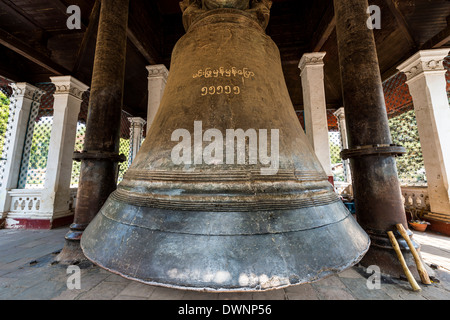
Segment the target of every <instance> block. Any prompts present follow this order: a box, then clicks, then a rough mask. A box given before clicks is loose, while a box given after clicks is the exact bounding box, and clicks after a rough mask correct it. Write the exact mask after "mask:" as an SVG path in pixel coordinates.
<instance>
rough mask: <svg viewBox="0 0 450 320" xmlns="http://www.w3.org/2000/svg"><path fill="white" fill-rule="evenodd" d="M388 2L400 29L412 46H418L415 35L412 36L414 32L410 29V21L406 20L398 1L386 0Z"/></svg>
mask: <svg viewBox="0 0 450 320" xmlns="http://www.w3.org/2000/svg"><path fill="white" fill-rule="evenodd" d="M386 4H387V5H388V7H389V10H390V11H391V12H392V14H393V15H394V17H395V20H396V21H397V24H398V26H399V28H400V30H401V31H402V33H403V34H404V36H405V38H406V39H407V40H408V42H409V44H410V46H411V47H413V48H416V47H417V43H416V41H415V40H414V37H413V36H412V33H411V31H410V28H409V25H408V23H407V22H406V20H405V17H404V16H403V14H402V13H401V11H400V9H399V8H398V6H397V1H394V0H386Z"/></svg>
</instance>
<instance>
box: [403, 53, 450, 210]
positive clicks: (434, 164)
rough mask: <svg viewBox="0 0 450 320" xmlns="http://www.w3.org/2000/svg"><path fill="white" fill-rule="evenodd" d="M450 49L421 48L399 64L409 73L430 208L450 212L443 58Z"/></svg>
mask: <svg viewBox="0 0 450 320" xmlns="http://www.w3.org/2000/svg"><path fill="white" fill-rule="evenodd" d="M449 51H450V50H449V49H432V50H425V51H419V52H418V53H417V54H415V55H414V56H412V57H411V58H410V59H408V60H407V61H405V62H404V63H403V64H401V65H400V66H399V67H398V70H400V71H401V72H404V73H405V74H406V76H407V84H408V86H409V91H410V93H411V96H412V97H413V103H414V110H415V112H416V118H417V127H418V129H419V137H420V142H421V146H422V152H423V158H424V162H425V170H426V173H427V180H428V195H429V198H430V205H431V211H432V212H433V213H439V214H444V215H448V216H450V201H449V199H450V190H449V179H450V106H449V103H448V96H447V81H446V78H445V74H446V72H447V70H446V69H445V67H444V64H443V63H444V58H445V57H447V55H448V53H449Z"/></svg>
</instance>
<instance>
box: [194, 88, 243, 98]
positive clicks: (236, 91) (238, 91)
mask: <svg viewBox="0 0 450 320" xmlns="http://www.w3.org/2000/svg"><path fill="white" fill-rule="evenodd" d="M221 94H225V95H231V94H233V95H239V94H241V88H240V87H239V86H210V87H203V88H202V96H208V95H209V96H213V95H221Z"/></svg>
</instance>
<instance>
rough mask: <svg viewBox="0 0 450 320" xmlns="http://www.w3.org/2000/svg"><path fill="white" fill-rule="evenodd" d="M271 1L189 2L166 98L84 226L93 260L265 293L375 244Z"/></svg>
mask: <svg viewBox="0 0 450 320" xmlns="http://www.w3.org/2000/svg"><path fill="white" fill-rule="evenodd" d="M270 6H271V3H270V1H266V0H262V1H253V2H252V3H251V5H250V4H249V1H248V0H247V1H239V0H224V1H220V0H213V1H208V0H203V1H195V0H194V1H193V0H190V1H188V0H185V1H184V2H182V3H181V7H182V9H183V12H184V14H183V22H184V25H185V28H186V30H187V33H186V35H185V36H183V37H182V38H181V39H180V40H179V41H178V43H177V44H176V46H175V48H174V51H173V56H172V64H171V68H170V75H169V78H168V82H167V86H166V89H165V92H164V97H163V99H162V102H161V106H160V109H159V111H158V113H157V115H156V118H155V119H154V122H153V124H152V125H151V128H150V130H149V132H148V133H147V138H146V140H145V142H144V143H143V145H142V147H141V149H140V151H139V154H138V155H137V157H136V159H135V160H134V162H133V164H132V166H131V167H130V169H129V170H128V172H127V173H126V175H125V177H124V180H123V181H122V183H121V184H120V185H119V186H118V189H117V190H116V191H115V192H114V193H113V194H111V196H110V197H109V199H108V200H107V202H106V203H105V205H104V207H103V208H102V209H101V211H100V212H99V214H98V215H97V216H96V218H95V219H94V220H93V221H92V222H91V224H90V225H89V226H88V228H87V229H86V231H85V232H84V234H83V237H82V241H81V246H82V249H83V251H84V253H85V255H86V257H87V258H89V259H90V260H92V261H93V262H95V263H96V264H98V265H99V266H101V267H103V268H105V269H107V270H110V271H112V272H114V273H117V274H120V275H122V276H124V277H126V278H129V279H134V280H137V281H140V282H144V283H148V284H153V285H161V286H167V287H175V288H181V289H190V290H202V291H263V290H269V289H275V288H282V287H286V286H290V285H295V284H300V283H306V282H313V281H315V280H319V279H321V278H323V277H326V276H329V275H331V274H333V273H337V272H341V271H343V270H345V269H347V268H349V267H350V266H352V265H354V264H356V263H357V262H358V261H359V260H360V259H361V258H362V257H363V255H364V254H365V253H366V251H367V250H368V248H369V242H370V240H369V238H368V236H367V235H366V233H365V232H364V231H363V230H362V229H361V228H360V226H359V225H358V224H357V222H356V221H355V220H354V218H353V217H352V216H351V214H350V213H349V211H348V210H347V209H346V207H345V206H344V205H343V203H342V202H341V201H340V199H339V198H338V196H337V195H336V194H335V192H334V191H333V188H332V186H331V185H330V183H329V182H328V180H327V176H326V175H325V173H324V170H323V168H322V167H321V165H320V163H319V161H318V160H317V158H316V156H315V155H314V152H313V150H312V148H311V147H310V145H309V144H308V142H307V139H306V136H305V134H304V132H303V130H302V128H301V126H300V123H299V121H298V119H297V116H296V114H295V111H294V108H293V105H292V102H291V101H290V98H289V94H288V91H287V88H286V84H285V81H284V78H283V72H282V68H281V62H280V54H279V50H278V48H277V47H276V45H275V44H274V42H273V41H272V40H271V39H270V37H268V36H267V35H266V34H265V32H264V30H265V27H266V26H267V23H268V18H269V9H270ZM239 129H242V130H239Z"/></svg>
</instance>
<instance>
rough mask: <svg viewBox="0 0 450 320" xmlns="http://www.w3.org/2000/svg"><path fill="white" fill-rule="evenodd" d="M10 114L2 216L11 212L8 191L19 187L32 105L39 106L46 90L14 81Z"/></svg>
mask: <svg viewBox="0 0 450 320" xmlns="http://www.w3.org/2000/svg"><path fill="white" fill-rule="evenodd" d="M11 87H12V88H13V94H12V96H11V98H10V102H11V105H10V108H9V110H10V114H9V117H10V119H9V121H8V129H7V135H6V136H5V146H4V153H3V158H6V163H5V166H4V172H3V173H2V181H1V186H0V218H2V216H3V217H4V216H5V214H6V213H8V212H9V209H10V207H11V197H10V196H9V194H8V191H10V190H12V189H15V188H17V185H18V180H19V173H20V166H21V159H22V153H23V148H24V144H25V138H26V134H27V126H28V119H29V117H30V112H31V109H32V106H33V105H35V107H36V108H38V107H39V105H40V103H41V97H42V95H43V94H44V92H43V91H42V90H40V89H38V88H36V87H34V86H32V85H30V84H28V83H24V82H21V83H13V84H11Z"/></svg>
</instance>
